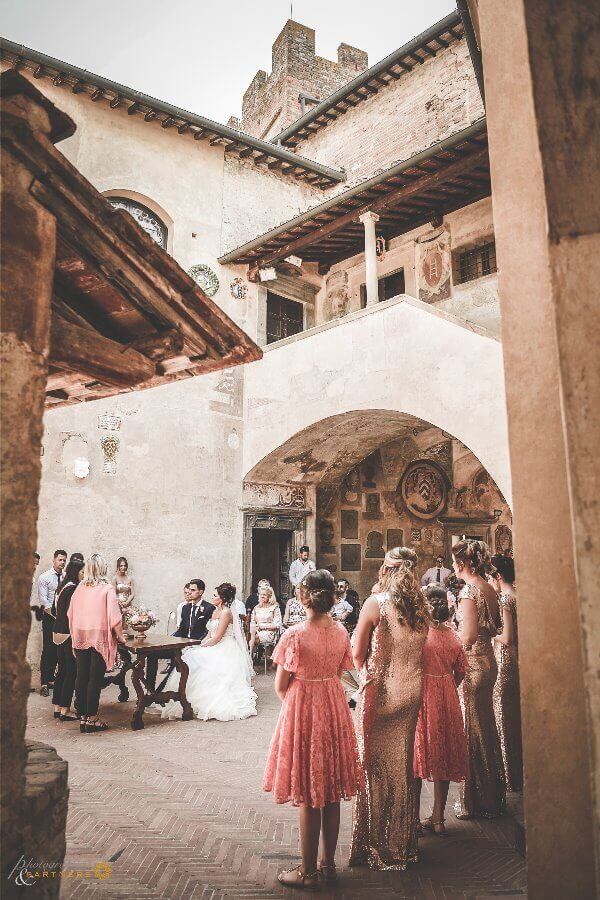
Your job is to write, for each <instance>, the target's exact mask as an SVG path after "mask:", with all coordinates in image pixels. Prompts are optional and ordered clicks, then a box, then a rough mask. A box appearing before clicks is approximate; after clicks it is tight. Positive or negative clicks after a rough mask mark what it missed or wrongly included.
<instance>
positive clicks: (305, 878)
mask: <svg viewBox="0 0 600 900" xmlns="http://www.w3.org/2000/svg"><path fill="white" fill-rule="evenodd" d="M277 880H278V881H279V883H280V884H284V885H285V886H286V887H295V888H305V889H307V890H314V888H316V887H318V886H319V876H318V874H317V872H310V873H308V874H305V873H304V872H303V871H302V864H300V865H299V866H296V868H295V869H288V870H286V871H285V872H280V873H279V875H278V876H277Z"/></svg>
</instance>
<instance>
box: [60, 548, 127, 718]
mask: <svg viewBox="0 0 600 900" xmlns="http://www.w3.org/2000/svg"><path fill="white" fill-rule="evenodd" d="M107 571H108V567H107V565H106V560H104V559H103V558H102V557H101V556H100V554H98V553H92V555H91V556H90V558H89V559H88V560H87V562H86V564H85V566H84V568H83V578H82V580H81V582H80V583H79V584H78V585H77V587H76V588H75V590H74V592H73V596H72V598H71V605H70V606H69V611H68V617H69V627H70V630H71V640H72V642H73V649H74V650H75V656H76V657H77V678H76V681H75V694H76V697H77V712H78V714H79V718H80V731H82V732H85V733H87V734H90V733H92V734H93V733H94V732H97V731H106V729H107V728H108V724H107V723H106V722H103V721H102V720H101V719H99V718H98V706H99V703H100V691H101V690H102V682H103V679H104V674H105V672H106V671H107V670H110V669H112V667H113V666H114V664H115V656H116V653H117V644H118V642H119V641H120V640H123V624H122V615H121V607H120V606H119V601H118V600H117V593H116V591H115V589H114V587H113V586H112V584H109V582H108V579H107V577H106V573H107Z"/></svg>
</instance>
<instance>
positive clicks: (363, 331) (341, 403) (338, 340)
mask: <svg viewBox="0 0 600 900" xmlns="http://www.w3.org/2000/svg"><path fill="white" fill-rule="evenodd" d="M360 409H364V410H368V409H379V410H380V409H389V410H395V411H400V412H403V413H409V414H410V415H414V416H417V417H419V418H420V419H423V420H424V421H426V422H430V423H431V424H432V425H435V426H437V427H438V428H441V429H442V430H444V431H446V432H447V433H448V434H450V435H453V436H454V437H456V438H458V439H459V440H460V441H462V442H463V444H465V445H466V446H467V447H468V448H469V449H470V450H471V451H472V452H473V453H474V454H475V456H476V457H477V458H478V459H479V460H480V462H481V464H482V465H483V466H484V467H485V468H486V469H487V470H488V472H489V473H490V474H491V475H492V477H493V478H494V480H495V481H496V484H497V485H498V487H499V488H500V490H501V491H502V493H503V494H504V496H505V497H506V499H507V501H508V502H509V503H510V497H511V490H510V469H509V459H508V441H507V427H506V408H505V397H504V373H503V365H502V347H501V344H500V343H499V342H498V341H497V340H495V339H494V338H493V337H491V336H487V335H486V334H485V333H484V332H483V331H482V330H480V329H472V328H469V327H468V326H466V325H464V324H462V323H461V322H460V320H458V319H455V318H454V317H451V316H448V315H446V314H444V313H441V312H438V311H437V310H435V309H434V308H432V307H430V306H428V305H427V304H425V303H422V302H421V301H419V300H415V299H413V298H411V297H405V298H404V299H399V300H391V301H386V302H385V303H381V304H378V306H377V307H376V308H375V309H373V310H363V311H360V312H357V313H353V314H351V315H349V316H347V317H346V318H345V319H342V320H340V321H338V322H336V323H331V324H330V325H321V326H317V327H316V328H315V329H312V330H311V331H310V332H307V333H305V334H304V335H300V336H297V337H294V338H288V339H287V341H281V342H279V343H277V344H273V345H271V346H270V347H267V348H265V354H264V357H263V359H262V360H260V361H258V362H255V363H251V364H250V365H248V366H247V367H246V380H245V430H244V454H243V469H244V473H247V472H249V471H250V470H251V469H252V468H253V467H254V466H255V465H256V464H257V463H258V462H259V461H260V460H261V459H263V458H264V457H265V456H266V455H267V454H268V453H270V452H271V451H272V450H274V449H275V448H277V447H279V446H280V445H281V444H283V443H284V442H285V441H287V440H288V439H289V438H290V437H292V436H293V435H294V434H296V433H297V432H299V431H301V430H302V429H304V428H306V427H308V426H309V425H312V424H314V423H316V422H319V421H320V420H321V419H324V418H327V417H329V416H333V415H339V414H340V413H343V412H350V411H352V410H360Z"/></svg>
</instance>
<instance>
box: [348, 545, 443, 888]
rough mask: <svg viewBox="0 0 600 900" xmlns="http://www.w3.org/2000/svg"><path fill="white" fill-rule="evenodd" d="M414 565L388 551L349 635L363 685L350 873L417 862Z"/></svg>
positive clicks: (420, 603) (421, 626) (419, 617)
mask: <svg viewBox="0 0 600 900" xmlns="http://www.w3.org/2000/svg"><path fill="white" fill-rule="evenodd" d="M416 565H417V554H416V553H415V552H414V550H410V549H409V548H408V547H396V548H395V549H394V550H390V551H388V553H387V554H386V556H385V558H384V561H383V565H382V567H381V569H380V570H379V582H378V583H377V585H376V586H375V590H374V592H373V594H372V595H371V596H370V597H369V598H368V599H367V600H365V602H364V604H363V607H362V609H361V612H360V617H359V620H358V625H357V627H356V631H355V632H354V638H353V645H354V647H353V656H354V665H355V666H356V669H357V670H358V672H359V682H360V684H361V696H360V700H359V701H358V707H357V729H358V746H359V752H360V755H361V761H362V764H363V768H364V771H365V776H366V785H365V787H364V788H363V789H362V790H361V791H359V793H358V796H357V800H356V806H355V809H354V821H353V828H352V847H351V850H350V865H368V866H370V867H371V868H372V869H398V870H404V869H406V867H407V865H408V864H409V863H411V862H416V859H417V834H418V824H419V815H418V812H419V811H418V809H417V808H416V792H415V782H414V777H413V750H414V742H415V728H416V726H417V718H418V715H419V709H420V706H421V696H422V693H423V674H422V663H421V658H422V654H423V644H424V643H425V639H426V637H427V630H428V626H429V613H428V610H427V606H426V602H425V597H424V596H423V594H422V593H421V590H420V588H419V585H418V582H417V579H416Z"/></svg>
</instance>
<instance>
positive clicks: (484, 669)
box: [455, 584, 505, 819]
mask: <svg viewBox="0 0 600 900" xmlns="http://www.w3.org/2000/svg"><path fill="white" fill-rule="evenodd" d="M465 597H470V598H471V600H472V601H473V602H474V603H475V606H476V608H477V639H476V641H475V643H474V644H473V646H472V647H471V649H470V650H467V651H466V653H467V659H468V661H469V667H468V669H467V674H466V676H465V679H464V681H463V683H462V700H463V712H464V716H465V732H466V735H467V777H466V779H465V781H464V782H463V783H462V785H461V789H460V799H459V800H457V801H456V805H455V812H456V814H457V816H461V817H463V818H470V817H475V818H486V819H491V818H493V817H494V816H499V815H501V813H502V812H503V811H504V802H505V786H504V765H503V763H502V753H501V751H500V740H499V738H498V729H497V728H496V720H495V718H494V706H493V693H494V685H495V683H496V676H497V674H498V666H497V664H496V657H495V656H494V650H493V647H492V639H493V637H494V636H495V635H496V634H498V632H499V631H500V630H501V629H500V621H499V620H498V621H494V620H493V618H492V615H491V613H490V612H489V610H488V607H487V603H486V601H485V597H484V595H483V593H482V592H481V591H480V589H479V588H478V587H475V585H469V584H468V585H466V586H465V587H464V588H463V589H462V591H461V592H460V594H459V598H460V599H461V600H463V599H464V598H465ZM458 621H459V627H460V624H461V622H462V610H461V608H460V607H459V610H458Z"/></svg>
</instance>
